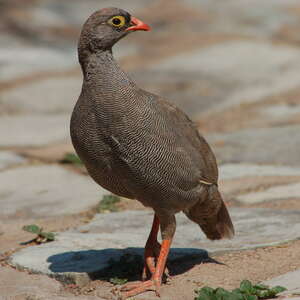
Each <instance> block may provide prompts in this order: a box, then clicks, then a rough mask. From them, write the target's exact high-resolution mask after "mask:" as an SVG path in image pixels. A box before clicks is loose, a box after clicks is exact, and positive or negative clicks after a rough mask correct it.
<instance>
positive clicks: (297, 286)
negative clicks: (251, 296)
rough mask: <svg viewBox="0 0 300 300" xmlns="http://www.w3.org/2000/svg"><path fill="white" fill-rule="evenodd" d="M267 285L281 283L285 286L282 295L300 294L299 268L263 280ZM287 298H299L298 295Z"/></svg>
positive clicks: (295, 299)
mask: <svg viewBox="0 0 300 300" xmlns="http://www.w3.org/2000/svg"><path fill="white" fill-rule="evenodd" d="M264 284H267V285H269V286H276V285H281V286H284V287H285V288H287V291H285V292H283V293H282V295H291V294H297V295H299V294H300V270H296V271H293V272H288V273H286V274H284V275H281V276H278V277H275V278H272V279H270V280H267V281H265V282H264ZM289 299H294V300H300V297H299V296H298V297H291V298H289Z"/></svg>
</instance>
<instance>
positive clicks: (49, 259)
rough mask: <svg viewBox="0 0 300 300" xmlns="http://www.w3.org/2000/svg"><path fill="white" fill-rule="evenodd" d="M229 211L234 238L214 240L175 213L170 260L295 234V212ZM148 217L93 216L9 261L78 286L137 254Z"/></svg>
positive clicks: (297, 226) (145, 213) (261, 243)
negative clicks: (79, 225) (115, 261)
mask: <svg viewBox="0 0 300 300" xmlns="http://www.w3.org/2000/svg"><path fill="white" fill-rule="evenodd" d="M230 212H231V215H232V217H233V222H234V224H235V228H236V236H235V238H234V239H232V240H223V241H216V242H212V241H209V240H207V239H206V238H205V237H204V234H203V233H202V232H201V230H200V229H199V228H198V226H197V225H196V224H194V223H192V222H191V221H189V220H188V219H187V218H186V217H185V216H184V215H183V214H178V215H177V225H178V226H177V231H176V235H175V238H174V242H173V245H172V246H173V247H172V250H171V256H170V259H176V258H179V257H183V256H184V257H189V256H190V257H195V256H196V257H197V256H198V257H202V258H203V259H205V257H207V255H208V254H207V252H206V251H208V252H210V253H215V252H220V251H228V250H234V249H248V248H255V247H260V246H266V245H274V244H278V243H281V242H284V241H287V240H293V239H297V238H299V236H300V224H299V222H298V221H299V212H298V211H275V210H270V209H255V208H248V209H241V208H233V209H231V210H230ZM152 218H153V213H152V212H151V211H125V212H118V213H109V214H98V215H96V216H95V218H94V219H93V220H92V222H91V223H89V224H87V225H85V226H81V227H79V228H77V229H76V230H73V231H69V232H64V233H59V234H58V235H57V240H56V241H54V242H51V243H47V244H43V245H39V246H33V247H28V248H25V249H22V250H21V251H19V252H17V253H14V254H13V255H12V256H11V263H12V264H13V265H14V266H17V267H18V268H21V269H24V268H25V269H29V270H31V271H32V272H35V273H43V274H48V275H50V276H54V277H55V278H57V279H60V280H62V281H65V282H69V281H70V282H77V283H79V284H84V283H86V282H87V281H89V280H90V279H89V278H90V275H89V274H91V273H93V272H97V271H99V270H101V269H102V270H103V269H104V268H105V267H107V266H108V265H109V260H110V259H115V260H117V259H118V258H120V257H121V256H122V255H123V254H125V253H134V254H141V255H142V253H143V250H142V249H143V247H144V244H145V241H146V238H147V236H148V234H149V231H150V226H151V223H152ZM282 224H284V226H283V225H282ZM128 247H131V248H128ZM203 249H205V250H203ZM187 259H188V258H187Z"/></svg>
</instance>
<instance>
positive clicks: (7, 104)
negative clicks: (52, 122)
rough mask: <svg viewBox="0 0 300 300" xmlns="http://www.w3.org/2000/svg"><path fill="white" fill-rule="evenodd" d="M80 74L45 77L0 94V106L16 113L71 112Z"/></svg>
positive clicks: (79, 82) (77, 93)
mask: <svg viewBox="0 0 300 300" xmlns="http://www.w3.org/2000/svg"><path fill="white" fill-rule="evenodd" d="M81 84H82V78H81V76H79V75H78V76H73V77H67V76H65V77H57V78H47V79H43V80H37V81H33V82H31V83H28V84H26V85H20V86H18V87H15V88H13V89H9V90H8V91H6V92H5V91H4V92H2V93H1V94H0V107H3V109H2V110H4V111H5V110H9V111H13V112H18V113H35V114H39V113H49V114H51V113H52V114H53V113H56V114H57V113H63V112H64V113H69V114H70V113H71V112H72V110H73V107H74V105H75V103H76V101H77V99H78V97H79V94H80V91H81Z"/></svg>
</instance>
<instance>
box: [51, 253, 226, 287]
mask: <svg viewBox="0 0 300 300" xmlns="http://www.w3.org/2000/svg"><path fill="white" fill-rule="evenodd" d="M143 254H144V249H143V248H126V249H114V248H108V249H102V250H81V251H72V252H64V253H60V254H55V255H52V256H50V257H49V258H48V259H47V262H48V263H50V265H49V269H50V270H51V271H52V272H53V273H69V272H75V273H86V274H87V275H88V276H89V278H90V279H91V280H97V279H101V280H107V281H109V280H110V279H111V278H126V279H128V280H129V281H132V280H138V279H140V276H141V273H142V269H143V264H144V263H143ZM202 263H216V264H222V263H220V262H218V261H216V260H214V259H213V258H211V257H210V256H209V255H208V252H207V251H206V250H202V249H195V248H172V249H171V251H170V255H169V259H168V263H167V267H168V270H169V275H171V276H172V275H178V274H182V273H184V272H186V271H188V270H190V269H191V268H193V267H194V266H195V265H199V264H202Z"/></svg>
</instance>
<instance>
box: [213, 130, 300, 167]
mask: <svg viewBox="0 0 300 300" xmlns="http://www.w3.org/2000/svg"><path fill="white" fill-rule="evenodd" d="M207 138H208V140H209V141H210V142H211V143H215V145H216V146H215V147H213V149H214V151H215V153H216V157H217V158H218V160H220V161H222V162H223V163H237V162H239V163H240V162H242V163H264V164H275V165H276V164H287V165H290V166H299V165H300V159H299V149H300V126H299V125H295V126H285V127H273V128H254V129H245V130H239V131H235V132H232V133H225V134H214V135H208V136H207Z"/></svg>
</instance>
